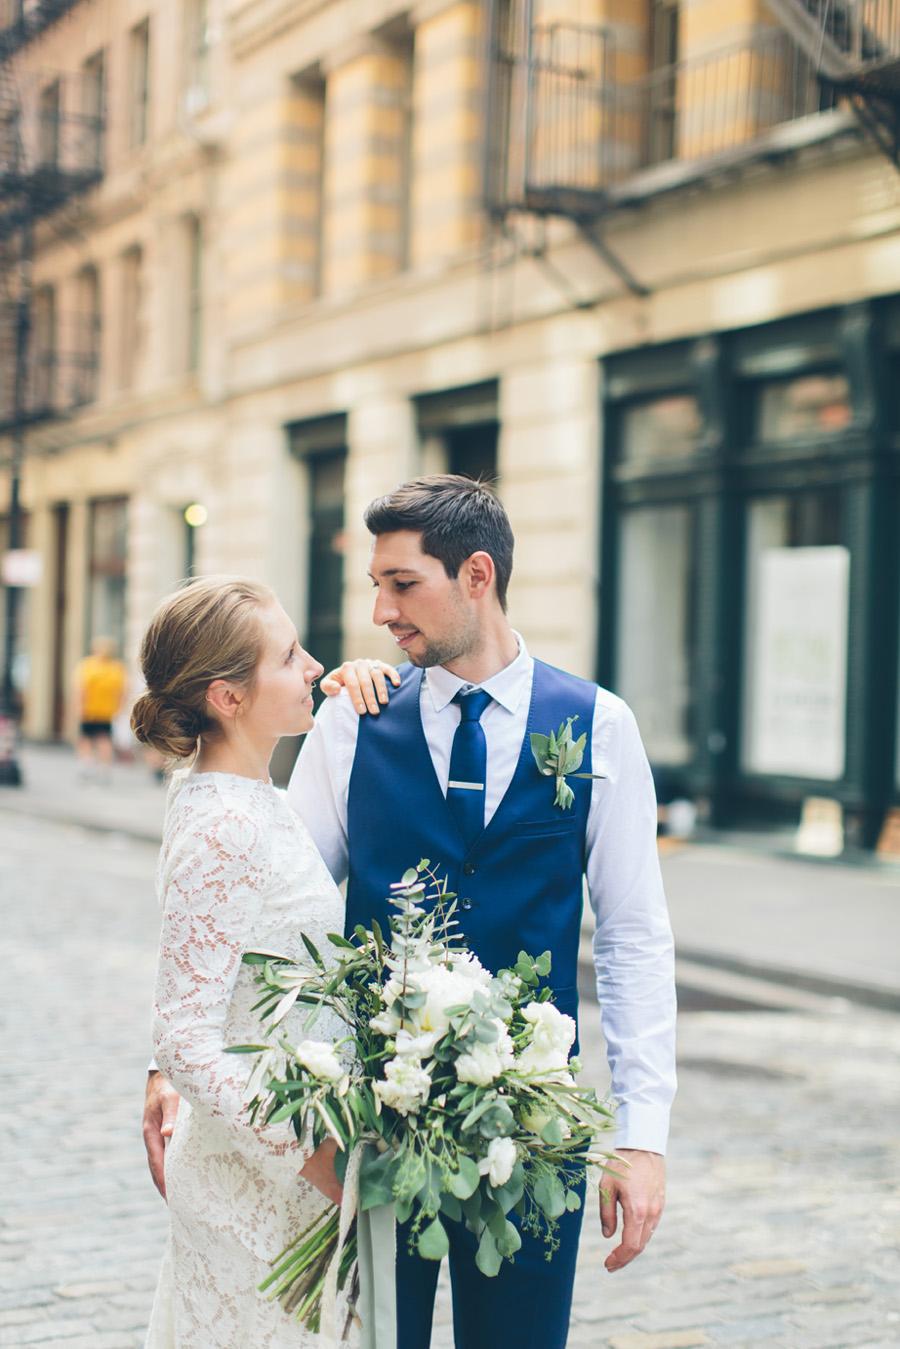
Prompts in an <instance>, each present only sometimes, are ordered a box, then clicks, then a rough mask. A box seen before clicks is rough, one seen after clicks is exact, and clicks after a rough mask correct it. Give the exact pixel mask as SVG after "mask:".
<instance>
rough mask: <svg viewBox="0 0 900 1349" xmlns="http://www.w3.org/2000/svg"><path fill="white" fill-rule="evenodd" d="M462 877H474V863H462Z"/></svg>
mask: <svg viewBox="0 0 900 1349" xmlns="http://www.w3.org/2000/svg"><path fill="white" fill-rule="evenodd" d="M463 875H464V876H474V875H475V863H474V862H464V863H463Z"/></svg>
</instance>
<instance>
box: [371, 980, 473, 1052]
mask: <svg viewBox="0 0 900 1349" xmlns="http://www.w3.org/2000/svg"><path fill="white" fill-rule="evenodd" d="M392 982H393V981H392ZM415 984H416V987H417V988H418V989H419V991H420V992H422V993H424V994H425V1004H424V1006H422V1007H417V1008H416V1009H415V1011H413V1012H412V1013H411V1014H410V1016H409V1017H408V1020H409V1022H410V1023H411V1026H412V1029H413V1032H414V1033H418V1032H419V1031H436V1032H437V1036H438V1039H440V1037H441V1036H442V1035H444V1034H445V1033H446V1032H447V1031H448V1030H449V1029H450V1017H449V1015H448V1014H447V1008H448V1007H457V1006H459V1005H462V1006H468V1005H469V1003H470V1002H471V1001H472V993H473V992H474V990H475V988H476V987H477V984H476V983H475V982H474V981H473V980H472V979H471V978H470V977H468V976H467V975H466V974H463V973H462V972H461V971H456V970H448V969H447V967H446V965H434V966H432V968H431V969H430V970H423V971H422V973H421V974H417V975H416V978H415Z"/></svg>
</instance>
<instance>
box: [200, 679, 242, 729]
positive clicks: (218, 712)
mask: <svg viewBox="0 0 900 1349" xmlns="http://www.w3.org/2000/svg"><path fill="white" fill-rule="evenodd" d="M243 701H244V695H243V693H242V692H241V690H240V689H237V688H235V686H234V685H233V684H229V683H228V681H227V680H225V679H214V680H213V682H212V683H211V684H210V686H209V688H208V689H207V690H206V702H207V704H208V706H209V710H210V713H211V714H212V715H214V716H215V717H216V719H217V720H218V721H234V718H235V717H236V716H237V713H238V709H239V708H240V705H241V703H242V702H243Z"/></svg>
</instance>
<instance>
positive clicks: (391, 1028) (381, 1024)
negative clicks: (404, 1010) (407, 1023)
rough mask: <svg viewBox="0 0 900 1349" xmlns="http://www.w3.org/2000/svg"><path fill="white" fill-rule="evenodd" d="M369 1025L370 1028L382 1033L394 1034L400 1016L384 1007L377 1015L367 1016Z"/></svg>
mask: <svg viewBox="0 0 900 1349" xmlns="http://www.w3.org/2000/svg"><path fill="white" fill-rule="evenodd" d="M369 1025H370V1026H371V1027H372V1030H377V1031H380V1032H381V1034H382V1035H396V1034H397V1031H398V1030H399V1029H400V1018H399V1016H398V1015H397V1013H396V1012H394V1011H392V1009H391V1008H390V1007H386V1008H385V1009H384V1011H383V1012H379V1013H378V1015H377V1016H373V1017H370V1018H369Z"/></svg>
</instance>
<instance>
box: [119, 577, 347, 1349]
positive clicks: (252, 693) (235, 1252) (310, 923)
mask: <svg viewBox="0 0 900 1349" xmlns="http://www.w3.org/2000/svg"><path fill="white" fill-rule="evenodd" d="M141 665H142V669H143V675H144V679H145V681H146V686H147V691H146V692H145V693H144V694H143V695H142V696H141V697H140V698H139V699H138V701H137V703H136V704H135V707H134V711H133V714H132V727H133V730H134V732H135V735H136V736H137V737H138V739H139V740H141V741H142V742H143V743H144V744H146V745H150V746H152V747H153V748H154V749H157V750H159V751H160V752H161V753H162V754H165V755H167V756H169V757H173V758H175V759H181V760H183V761H185V763H189V764H190V769H189V771H188V772H187V773H186V774H184V775H178V776H176V778H175V779H174V781H173V785H172V788H171V796H170V800H169V804H168V810H167V815H166V822H165V829H164V836H163V845H162V851H161V854H160V861H159V870H158V889H159V895H160V898H161V901H162V904H163V909H164V912H163V923H162V936H161V941H160V952H159V967H158V973H157V980H156V993H155V1006H154V1037H153V1038H154V1050H155V1055H156V1061H157V1063H158V1065H159V1068H160V1069H161V1070H162V1072H163V1073H165V1075H166V1077H168V1078H169V1080H170V1081H171V1082H172V1083H174V1085H175V1087H176V1088H177V1090H178V1092H179V1093H180V1095H181V1097H182V1098H183V1105H182V1108H181V1109H180V1110H179V1112H178V1119H177V1123H176V1125H175V1129H174V1132H173V1135H172V1138H171V1141H170V1142H169V1146H168V1149H167V1152H166V1164H165V1188H166V1198H167V1200H168V1205H169V1218H170V1234H169V1240H168V1244H167V1248H166V1252H165V1255H164V1258H163V1267H162V1271H161V1274H160V1279H159V1284H158V1287H157V1292H156V1299H155V1302H154V1306H153V1313H152V1318H151V1323H150V1329H149V1332H148V1336H147V1341H146V1343H147V1345H148V1346H150V1347H151V1349H175V1346H177V1347H178V1349H213V1347H214V1346H217V1347H219V1346H220V1347H221V1349H247V1347H248V1346H250V1345H253V1346H267V1349H281V1346H284V1349H302V1346H303V1345H307V1344H316V1345H321V1344H322V1342H321V1341H320V1340H318V1339H315V1338H312V1337H310V1336H308V1335H307V1334H306V1333H305V1332H303V1331H302V1330H301V1329H300V1328H299V1327H298V1326H297V1325H296V1324H295V1323H294V1322H293V1321H292V1320H291V1319H290V1318H289V1317H287V1316H286V1315H285V1313H284V1312H283V1311H282V1309H281V1308H280V1306H278V1305H277V1303H271V1302H267V1301H266V1300H265V1299H264V1298H263V1297H262V1296H261V1295H260V1294H259V1293H258V1292H257V1285H258V1283H259V1282H260V1281H261V1279H262V1278H263V1277H264V1276H265V1275H266V1273H267V1272H268V1261H269V1260H270V1259H272V1257H274V1256H275V1255H277V1254H278V1252H279V1251H280V1250H281V1249H282V1248H283V1247H284V1246H285V1245H286V1244H287V1242H288V1240H289V1239H290V1238H291V1237H292V1236H293V1235H295V1234H296V1233H297V1232H298V1231H300V1230H301V1229H302V1228H303V1227H305V1226H306V1225H307V1224H308V1223H309V1222H310V1221H311V1220H312V1219H313V1218H314V1217H315V1216H316V1215H317V1213H319V1212H320V1211H321V1209H322V1207H323V1206H324V1205H327V1204H329V1203H337V1202H339V1201H340V1197H341V1189H340V1186H339V1184H338V1182H337V1179H336V1177H335V1173H334V1165H333V1156H334V1149H333V1145H331V1144H323V1145H322V1146H321V1147H319V1148H318V1149H317V1150H316V1151H314V1152H313V1151H312V1149H311V1147H307V1146H303V1145H302V1144H301V1142H299V1141H298V1140H297V1139H296V1138H295V1136H294V1134H293V1131H292V1129H291V1128H290V1125H288V1124H284V1125H281V1126H275V1127H273V1128H268V1129H264V1130H263V1129H257V1128H253V1127H252V1126H251V1125H250V1124H249V1121H248V1119H247V1116H246V1113H245V1110H244V1104H245V1101H244V1087H245V1084H246V1078H247V1060H246V1059H241V1058H235V1057H234V1056H231V1055H228V1054H226V1053H225V1052H224V1051H225V1048H226V1046H227V1045H229V1044H238V1043H241V1042H247V1041H248V1040H254V1039H256V1038H258V1023H257V1020H256V1017H255V1016H254V1014H253V1013H252V1012H251V1010H250V1009H251V1007H252V1004H253V1003H254V1001H255V993H254V988H253V983H252V970H251V969H250V968H249V967H248V966H245V965H242V963H241V958H242V956H243V953H244V952H245V951H246V950H247V949H249V948H254V947H266V948H269V949H273V950H278V951H283V952H284V953H285V954H286V955H288V956H295V957H300V956H301V955H302V954H303V949H304V948H303V942H302V934H303V933H304V932H305V933H306V934H307V935H308V936H310V937H311V938H312V940H313V941H314V942H315V943H316V945H317V946H318V947H319V949H320V950H321V951H322V952H326V951H327V950H328V949H329V946H328V942H327V940H326V934H327V933H328V932H340V931H342V930H343V923H344V905H343V900H342V899H341V896H340V894H339V892H338V890H337V887H336V886H335V884H334V882H333V880H332V879H331V876H330V875H329V873H328V870H327V869H326V867H325V864H324V862H323V861H322V859H321V857H320V856H319V853H318V852H317V850H316V848H315V846H314V844H313V842H312V840H311V839H310V837H309V834H308V833H307V831H306V829H305V827H304V826H303V824H302V823H301V822H300V820H299V818H298V817H297V815H296V813H295V812H294V810H293V809H292V808H291V807H290V806H289V805H288V803H287V800H286V798H285V797H284V795H283V794H282V793H281V792H279V791H278V790H277V789H276V788H274V787H273V786H272V784H271V782H270V780H269V760H270V757H271V754H272V751H273V749H274V748H275V745H276V743H277V742H278V739H279V737H280V736H282V735H297V734H301V733H303V732H306V731H308V730H310V729H311V727H312V724H313V706H312V689H313V685H314V683H315V681H316V680H317V679H318V678H319V676H320V675H321V674H322V666H321V665H320V664H319V663H318V662H317V661H316V660H314V659H313V657H312V656H310V655H309V654H308V653H307V652H306V651H304V650H303V649H302V647H301V646H300V644H299V641H298V639H297V632H296V629H295V628H294V625H293V623H292V622H291V620H290V619H289V618H288V616H287V614H286V613H285V612H284V610H283V609H282V607H281V605H280V604H279V603H278V601H277V600H276V598H275V596H274V595H273V594H272V592H271V591H270V590H268V589H267V588H265V587H264V586H260V585H256V584H253V583H251V582H249V581H241V580H231V579H221V578H212V579H205V580H198V581H195V582H193V583H192V584H190V585H188V586H187V587H185V589H183V590H180V591H178V592H177V593H176V594H175V595H173V596H171V597H170V598H169V599H167V600H166V601H164V603H163V604H162V605H161V607H160V608H159V610H158V611H157V613H156V615H155V617H154V618H153V621H152V622H151V624H150V627H149V629H148V631H147V633H146V636H145V637H144V642H143V647H142V651H141ZM303 1016H304V1014H303V1013H301V1012H296V1013H291V1017H293V1018H295V1022H294V1029H295V1030H298V1031H299V1029H300V1024H301V1021H302V1019H303ZM298 1018H299V1019H298ZM287 1029H288V1031H289V1032H290V1029H291V1026H290V1022H288V1024H287ZM310 1033H312V1034H314V1035H315V1036H316V1037H317V1038H322V1039H329V1040H338V1039H339V1038H340V1037H341V1034H342V1033H343V1028H342V1026H341V1023H340V1022H339V1021H337V1020H336V1019H335V1018H334V1017H333V1015H332V1014H330V1013H326V1014H323V1015H322V1016H321V1018H320V1020H319V1023H318V1024H317V1025H316V1027H315V1030H314V1031H313V1032H310V1031H308V1030H307V1031H306V1032H305V1034H307V1035H309V1034H310ZM299 1038H302V1035H301V1036H300V1037H299Z"/></svg>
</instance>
